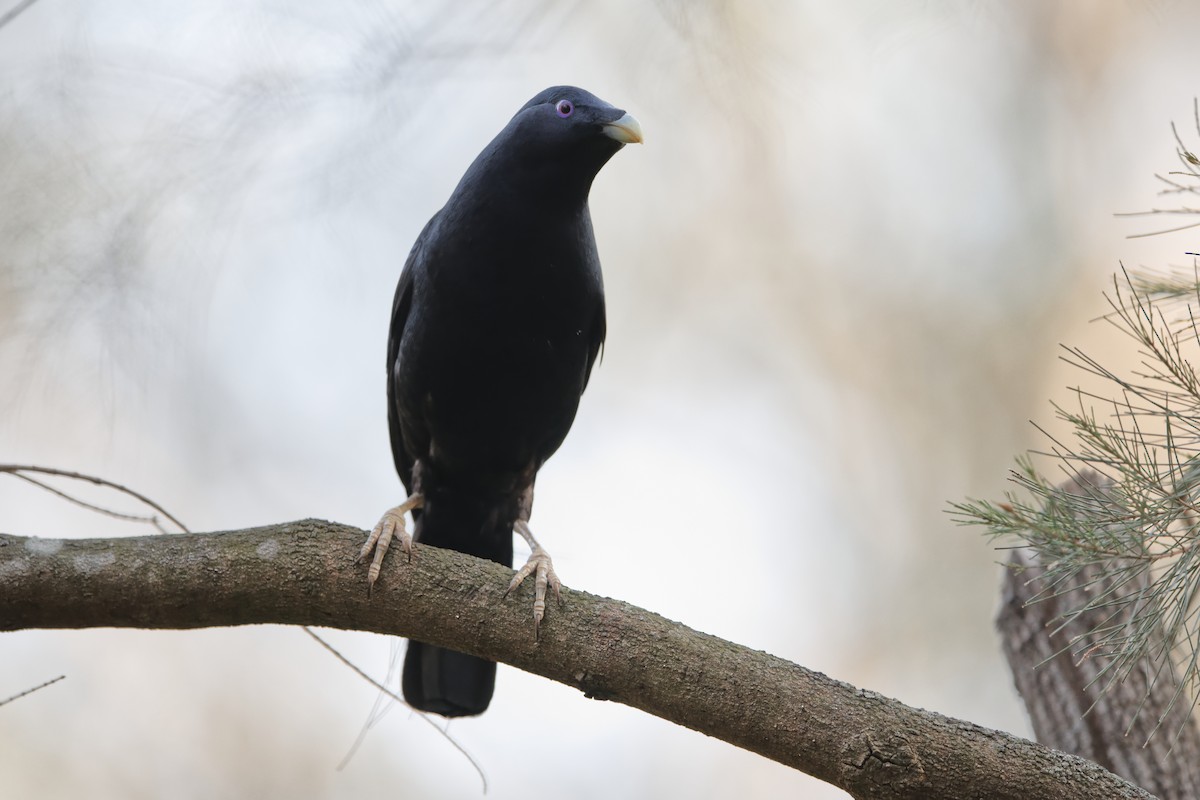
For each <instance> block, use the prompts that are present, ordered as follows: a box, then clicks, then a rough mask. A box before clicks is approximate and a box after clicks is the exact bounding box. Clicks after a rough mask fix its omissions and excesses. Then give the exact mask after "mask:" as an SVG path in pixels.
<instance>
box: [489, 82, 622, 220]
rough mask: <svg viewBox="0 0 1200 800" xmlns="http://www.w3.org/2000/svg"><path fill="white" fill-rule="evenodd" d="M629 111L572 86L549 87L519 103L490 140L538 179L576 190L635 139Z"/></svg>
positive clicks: (587, 187)
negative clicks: (498, 134)
mask: <svg viewBox="0 0 1200 800" xmlns="http://www.w3.org/2000/svg"><path fill="white" fill-rule="evenodd" d="M641 141H642V128H641V125H639V124H638V121H637V120H636V119H634V118H633V115H631V114H627V113H626V112H625V111H623V110H622V109H619V108H616V107H614V106H612V105H611V104H609V103H606V102H604V101H603V100H601V99H600V98H599V97H596V96H595V95H594V94H592V93H590V92H586V91H584V90H583V89H579V88H577V87H575V86H552V87H550V88H549V89H546V90H544V91H542V92H539V93H538V94H537V95H536V96H534V97H533V99H531V100H530V101H529V102H528V103H526V104H525V105H524V106H522V107H521V110H520V111H518V112H517V113H516V115H515V116H514V117H513V118H512V121H511V122H509V123H508V126H507V127H506V128H505V129H504V131H503V132H502V133H501V134H500V136H498V137H497V138H496V142H495V143H494V144H496V143H499V144H501V146H502V147H503V148H505V149H507V150H508V151H509V153H508V155H511V156H513V157H515V158H516V159H517V161H518V162H519V163H520V164H521V166H522V168H523V169H525V170H528V171H529V176H530V177H535V179H536V180H537V181H538V182H539V183H543V182H544V183H545V184H555V183H556V184H559V185H561V186H562V187H563V188H564V189H566V190H568V191H570V190H571V189H572V188H574V189H582V190H583V196H584V198H586V196H587V191H588V189H589V188H590V187H591V183H592V179H593V178H595V177H596V173H598V172H599V171H600V168H601V167H603V166H604V165H605V163H607V162H608V160H609V159H610V158H612V157H613V155H614V154H615V153H616V152H617V151H618V150H620V149H621V148H622V147H623V146H625V145H626V144H631V143H640V142H641Z"/></svg>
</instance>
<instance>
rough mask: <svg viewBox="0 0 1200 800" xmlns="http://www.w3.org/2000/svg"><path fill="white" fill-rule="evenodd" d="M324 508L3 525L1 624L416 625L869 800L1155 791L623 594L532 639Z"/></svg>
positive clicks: (446, 561)
mask: <svg viewBox="0 0 1200 800" xmlns="http://www.w3.org/2000/svg"><path fill="white" fill-rule="evenodd" d="M365 535H366V534H365V532H363V531H360V530H358V529H356V528H350V527H347V526H343V525H337V524H334V523H328V522H322V521H319V520H304V521H301V522H295V523H289V524H283V525H274V526H268V527H263V528H255V529H250V530H244V531H231V532H226V533H209V534H188V535H179V536H150V537H138V538H119V539H85V540H51V539H36V538H23V537H16V536H0V630H19V629H24V628H84V627H137V628H197V627H209V626H223V625H248V624H261V623H280V624H289V625H319V626H327V627H333V628H344V629H351V630H363V631H374V632H377V633H385V634H394V635H397V636H406V637H412V638H416V639H420V640H422V641H426V642H430V643H433V644H437V645H442V646H446V647H453V648H455V649H457V650H462V651H464V652H468V653H473V654H475V655H479V656H484V657H486V658H491V659H495V660H497V661H502V662H504V663H507V664H511V665H513V666H516V667H519V668H520V669H523V670H526V671H528V672H532V673H535V674H538V675H543V676H545V677H548V678H551V679H553V680H556V681H560V682H562V683H565V684H568V685H570V686H574V687H576V688H578V689H579V690H581V691H583V692H584V693H585V694H587V695H588V696H590V697H595V698H597V699H603V700H614V701H617V702H621V703H625V704H627V705H630V706H633V707H635V708H640V709H642V710H644V711H646V712H648V713H651V714H654V715H656V716H659V717H662V718H663V719H667V720H670V721H672V722H675V723H677V724H680V725H684V726H687V727H689V728H693V729H695V730H698V731H701V732H702V733H706V734H708V735H710V736H715V737H718V738H720V739H723V740H725V741H727V742H729V743H731V744H734V745H737V746H738V747H742V748H745V749H747V750H751V751H753V752H756V753H760V754H762V755H764V756H766V757H767V758H771V759H774V760H776V761H779V762H781V763H783V764H786V765H788V766H791V767H794V768H796V769H799V770H802V771H804V772H806V773H808V774H810V775H813V776H815V777H817V778H820V779H821V780H824V781H827V782H829V783H831V784H834V785H836V786H839V787H841V788H843V789H845V790H846V791H847V792H849V793H850V794H851V795H853V796H855V797H859V798H867V797H871V798H928V799H929V800H938V799H939V798H947V799H948V800H949V799H951V798H952V799H953V800H964V799H966V798H996V799H997V800H1004V799H1005V798H1012V800H1039V799H1040V798H1046V800H1051V799H1052V800H1072V798H1080V799H1082V798H1095V797H1105V798H1135V797H1136V798H1147V797H1150V795H1148V794H1146V793H1145V792H1143V791H1142V790H1140V789H1138V788H1136V787H1134V786H1132V785H1130V784H1129V783H1127V782H1125V781H1124V780H1122V779H1120V778H1118V777H1116V776H1114V775H1113V774H1111V773H1109V772H1107V771H1105V770H1104V769H1102V768H1101V767H1099V766H1097V765H1096V764H1095V763H1092V762H1090V761H1087V760H1084V759H1081V758H1078V757H1075V756H1070V755H1066V754H1064V753H1060V752H1057V751H1055V750H1051V749H1050V748H1047V747H1043V746H1041V745H1038V744H1036V743H1033V742H1029V741H1026V740H1024V739H1020V738H1017V737H1015V736H1011V735H1009V734H1006V733H1002V732H999V731H993V730H988V729H986V728H982V727H980V726H978V725H974V724H971V723H969V722H963V721H960V720H955V719H950V718H948V717H944V716H941V715H939V714H934V713H931V712H927V711H922V710H918V709H914V708H911V707H909V706H906V705H904V704H902V703H900V702H898V701H896V700H891V699H889V698H886V697H882V696H880V695H877V694H875V693H873V692H868V691H864V690H860V689H856V688H855V687H853V686H850V685H848V684H845V683H842V682H840V681H835V680H833V679H831V678H828V677H826V676H825V675H822V674H820V673H817V672H813V671H811V670H807V669H804V668H803V667H800V666H797V665H795V664H791V663H789V662H787V661H784V660H782V659H779V658H776V657H774V656H770V655H767V654H766V653H761V652H756V651H753V650H749V649H747V648H745V647H741V646H739V645H735V644H732V643H730V642H726V641H723V640H721V639H717V638H715V637H713V636H708V635H706V634H703V633H698V632H696V631H693V630H691V629H689V628H687V627H685V626H683V625H681V624H679V623H676V622H671V621H670V620H667V619H664V618H663V617H660V616H658V615H656V614H652V613H650V612H648V611H644V610H642V609H640V608H636V607H634V606H631V605H629V604H627V603H622V602H620V601H617V600H610V599H607V598H602V597H595V596H593V595H589V594H586V593H584V592H580V591H569V592H565V593H564V603H563V605H562V606H561V607H552V608H551V609H550V612H549V613H548V615H547V619H546V621H545V623H544V624H543V626H542V638H541V641H540V642H534V641H533V636H532V625H531V619H530V607H531V602H530V593H531V591H532V589H531V588H530V587H528V586H526V587H523V588H522V590H521V591H519V592H517V593H515V596H512V597H509V598H507V599H506V598H504V597H503V593H504V588H505V587H506V586H507V584H508V579H509V577H510V576H511V575H512V572H511V570H508V569H505V568H504V567H501V566H500V565H498V564H493V563H490V562H485V561H481V560H479V559H475V558H472V557H470V556H465V555H463V554H460V553H453V552H449V551H444V550H438V549H436V548H429V547H419V546H418V548H417V550H416V558H415V559H414V560H413V561H412V562H411V563H405V561H404V560H403V558H402V557H401V556H400V554H399V553H396V554H393V556H391V557H389V560H388V562H387V563H386V564H385V569H384V572H383V575H382V576H381V578H380V580H379V583H378V584H376V588H375V593H374V595H373V596H372V597H368V596H367V594H366V590H365V586H366V567H365V565H358V566H356V565H354V563H353V560H354V555H355V554H356V553H357V551H358V547H359V545H360V544H361V543H362V540H363V537H364V536H365Z"/></svg>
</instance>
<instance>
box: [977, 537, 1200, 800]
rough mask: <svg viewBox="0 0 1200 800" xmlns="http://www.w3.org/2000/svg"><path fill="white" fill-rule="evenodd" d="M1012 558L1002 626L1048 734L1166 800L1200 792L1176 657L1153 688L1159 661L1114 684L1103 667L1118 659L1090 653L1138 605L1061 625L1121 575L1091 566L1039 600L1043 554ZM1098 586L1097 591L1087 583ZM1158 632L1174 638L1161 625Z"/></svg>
mask: <svg viewBox="0 0 1200 800" xmlns="http://www.w3.org/2000/svg"><path fill="white" fill-rule="evenodd" d="M1009 563H1010V565H1011V566H1013V567H1014V569H1011V570H1009V572H1008V575H1007V576H1006V578H1005V585H1004V599H1003V603H1002V605H1001V609H1000V614H999V616H998V618H997V620H996V625H997V627H998V628H999V629H1000V634H1001V638H1002V639H1003V642H1004V652H1005V655H1006V656H1007V657H1008V663H1009V666H1010V667H1011V669H1012V673H1013V678H1014V680H1015V681H1016V684H1017V691H1019V692H1020V693H1021V697H1022V698H1023V699H1024V700H1025V708H1026V709H1027V710H1028V711H1029V718H1030V721H1031V722H1032V723H1033V730H1034V733H1035V734H1036V735H1037V739H1038V741H1039V742H1041V743H1042V744H1045V745H1048V746H1050V747H1054V748H1057V749H1059V750H1063V751H1065V752H1068V753H1075V754H1076V755H1079V756H1083V757H1084V758H1087V759H1090V760H1092V761H1095V762H1096V763H1098V764H1100V765H1102V766H1104V767H1105V768H1106V769H1108V770H1111V771H1112V772H1115V773H1116V774H1118V775H1121V776H1123V777H1125V778H1127V779H1129V780H1130V781H1132V782H1133V783H1136V784H1137V785H1138V786H1141V787H1142V788H1143V789H1146V790H1147V791H1149V792H1151V793H1153V794H1155V795H1157V796H1158V797H1160V798H1162V800H1176V799H1177V798H1178V800H1188V799H1189V798H1196V797H1200V730H1198V729H1197V727H1196V725H1195V723H1194V722H1193V721H1192V720H1191V719H1190V718H1189V717H1190V711H1191V705H1192V704H1191V699H1190V697H1189V696H1188V694H1187V692H1186V691H1184V692H1183V694H1182V695H1180V696H1179V697H1178V699H1177V701H1176V702H1174V703H1172V699H1173V698H1174V697H1175V692H1176V690H1177V689H1178V688H1179V677H1178V673H1177V672H1176V671H1175V669H1174V668H1173V665H1171V664H1169V663H1168V664H1165V665H1163V667H1162V669H1161V671H1159V672H1158V675H1157V677H1158V680H1157V682H1156V683H1155V684H1154V688H1153V690H1151V689H1150V684H1151V679H1152V678H1153V677H1154V670H1155V668H1153V667H1152V665H1150V664H1140V665H1138V666H1136V667H1135V668H1134V669H1133V670H1132V671H1131V672H1130V674H1129V676H1128V677H1127V678H1126V679H1125V680H1124V681H1121V682H1119V683H1112V684H1111V685H1109V680H1108V677H1107V676H1104V677H1101V674H1100V673H1101V670H1103V669H1104V666H1105V665H1106V663H1108V660H1107V659H1106V658H1105V657H1104V656H1103V655H1100V654H1098V653H1094V652H1089V650H1090V646H1091V642H1092V641H1093V640H1092V638H1091V637H1090V636H1089V634H1088V631H1089V630H1091V629H1092V628H1094V627H1096V626H1097V625H1100V624H1120V623H1121V622H1122V621H1124V620H1128V617H1129V612H1130V609H1129V607H1128V606H1127V607H1126V608H1125V609H1123V610H1122V611H1120V612H1119V613H1118V614H1117V615H1116V616H1115V617H1113V616H1112V614H1113V612H1112V610H1111V609H1109V610H1105V609H1099V610H1097V611H1095V612H1091V613H1088V614H1083V615H1080V617H1078V618H1077V619H1075V620H1073V621H1072V622H1071V623H1069V624H1068V625H1066V626H1065V627H1063V628H1062V630H1060V631H1057V632H1054V633H1053V634H1052V633H1051V631H1052V630H1053V626H1056V625H1057V624H1058V623H1059V621H1060V618H1061V616H1062V615H1063V613H1064V612H1066V611H1067V610H1069V609H1071V608H1078V607H1080V606H1082V605H1084V604H1085V603H1086V602H1087V598H1088V592H1089V591H1090V592H1092V593H1094V592H1097V591H1100V592H1102V591H1105V590H1107V589H1108V588H1109V586H1110V585H1111V581H1106V580H1103V579H1100V578H1099V577H1098V575H1097V573H1096V571H1095V570H1085V571H1084V572H1082V573H1081V574H1080V575H1079V577H1078V578H1077V579H1076V580H1075V581H1074V582H1073V583H1074V585H1075V587H1076V588H1073V589H1070V590H1069V591H1067V592H1066V593H1065V594H1063V595H1062V596H1058V597H1051V598H1046V599H1044V600H1040V601H1038V602H1033V600H1034V596H1035V595H1036V593H1037V592H1038V590H1039V589H1040V588H1041V587H1042V585H1043V584H1042V581H1041V576H1042V573H1043V570H1042V568H1041V567H1040V566H1039V565H1038V562H1037V556H1036V555H1035V554H1034V553H1033V552H1031V551H1029V550H1016V551H1014V552H1013V555H1012V557H1011V559H1010V560H1009ZM1089 584H1090V589H1088V590H1085V589H1083V588H1078V587H1083V586H1087V585H1089ZM1157 638H1158V639H1159V641H1163V640H1164V639H1165V636H1164V635H1163V633H1162V632H1161V630H1160V631H1158V632H1157ZM1068 646H1069V649H1067V648H1068ZM1081 654H1087V655H1081ZM1155 727H1157V728H1158V730H1157V731H1155ZM1152 734H1153V735H1152ZM1176 734H1178V737H1177V736H1176Z"/></svg>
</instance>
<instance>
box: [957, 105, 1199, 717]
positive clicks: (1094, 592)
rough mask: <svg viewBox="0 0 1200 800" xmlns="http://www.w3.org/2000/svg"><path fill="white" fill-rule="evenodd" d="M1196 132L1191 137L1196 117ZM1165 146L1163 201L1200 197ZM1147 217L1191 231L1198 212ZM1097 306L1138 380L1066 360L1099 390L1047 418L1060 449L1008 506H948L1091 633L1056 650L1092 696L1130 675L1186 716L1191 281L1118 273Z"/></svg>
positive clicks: (1190, 633)
mask: <svg viewBox="0 0 1200 800" xmlns="http://www.w3.org/2000/svg"><path fill="white" fill-rule="evenodd" d="M1195 123H1196V130H1197V133H1198V134H1200V103H1197V104H1196V106H1195ZM1172 130H1173V131H1174V126H1172ZM1174 132H1175V141H1176V144H1177V151H1176V155H1177V156H1178V159H1179V162H1180V164H1181V165H1182V171H1176V172H1171V173H1168V174H1167V175H1165V176H1163V175H1159V176H1157V177H1158V178H1159V180H1160V181H1162V182H1163V183H1164V184H1166V188H1165V189H1164V190H1163V194H1165V195H1181V194H1197V195H1200V158H1197V157H1196V156H1195V155H1193V154H1192V153H1191V152H1190V151H1189V150H1188V149H1187V148H1186V147H1185V146H1184V144H1183V141H1182V139H1181V138H1180V137H1179V134H1178V131H1174ZM1145 213H1147V214H1151V215H1164V214H1174V215H1184V216H1187V217H1189V218H1191V217H1194V216H1200V209H1197V208H1192V207H1188V206H1183V207H1180V208H1173V209H1153V210H1151V211H1149V212H1145ZM1196 226H1200V222H1194V221H1190V222H1189V223H1188V224H1184V225H1180V226H1175V227H1172V228H1170V229H1169V230H1170V231H1175V230H1184V229H1188V228H1192V227H1196ZM1159 232H1160V233H1166V232H1169V231H1167V230H1160V231H1159ZM1190 255H1193V256H1195V255H1196V254H1194V253H1193V254H1190ZM1105 299H1107V300H1108V303H1109V305H1110V307H1111V312H1110V313H1109V314H1107V315H1105V316H1104V317H1103V318H1102V319H1103V320H1105V321H1106V322H1108V323H1110V324H1112V325H1114V326H1115V327H1116V328H1117V330H1119V331H1121V332H1122V333H1124V334H1126V335H1127V336H1129V337H1130V338H1131V339H1132V340H1133V341H1134V343H1135V345H1136V348H1137V352H1138V356H1139V359H1138V362H1137V364H1136V366H1135V367H1133V368H1132V369H1131V370H1129V371H1128V372H1127V374H1125V373H1119V372H1117V371H1114V370H1111V369H1109V368H1107V367H1105V366H1104V365H1103V364H1101V363H1100V362H1098V361H1096V360H1095V359H1093V358H1091V357H1090V356H1088V355H1087V354H1086V353H1084V352H1083V351H1082V350H1079V349H1078V348H1070V347H1068V348H1065V350H1066V353H1065V355H1064V356H1063V360H1064V361H1066V362H1067V363H1069V364H1071V365H1072V366H1074V367H1076V368H1078V369H1080V370H1082V371H1083V372H1084V373H1087V374H1088V375H1089V376H1091V377H1089V378H1088V379H1087V380H1088V382H1089V385H1090V384H1099V385H1101V386H1103V387H1104V389H1103V391H1090V390H1084V389H1083V388H1076V389H1075V402H1074V403H1073V404H1072V407H1071V408H1068V407H1065V406H1060V405H1055V411H1056V413H1057V416H1058V418H1059V419H1060V420H1062V421H1063V422H1065V423H1066V424H1067V425H1068V426H1069V427H1070V429H1071V431H1072V435H1071V437H1070V440H1069V441H1065V442H1064V441H1061V440H1058V439H1055V438H1054V437H1053V436H1051V435H1050V434H1049V433H1046V438H1047V439H1048V440H1049V443H1050V446H1049V448H1048V449H1047V450H1045V451H1042V452H1033V453H1030V454H1028V455H1026V456H1024V457H1022V458H1019V459H1018V460H1017V469H1015V470H1014V471H1013V473H1012V477H1011V480H1012V483H1013V484H1014V490H1013V491H1010V492H1008V493H1007V494H1006V501H1005V502H1002V503H994V502H988V501H980V500H970V501H967V502H963V503H957V504H954V506H953V513H954V514H955V515H956V516H957V517H958V518H959V520H960V521H961V522H963V523H964V524H972V525H981V526H983V527H984V528H985V532H986V534H987V535H988V536H991V537H993V538H998V539H1004V540H1005V541H1012V540H1015V541H1016V545H1015V546H1024V547H1028V548H1031V549H1032V550H1033V551H1034V552H1035V553H1036V554H1037V560H1038V562H1039V564H1040V566H1041V567H1042V568H1043V569H1044V570H1045V571H1044V573H1043V574H1042V577H1041V578H1040V579H1039V582H1038V583H1037V584H1036V588H1037V590H1038V593H1037V595H1036V598H1035V599H1036V600H1044V599H1047V598H1050V597H1053V598H1056V599H1058V601H1059V603H1060V608H1062V609H1063V612H1062V615H1061V617H1060V620H1059V621H1060V623H1061V625H1060V628H1059V630H1061V626H1066V625H1067V624H1069V623H1072V622H1079V623H1081V624H1082V625H1084V626H1085V627H1086V628H1087V629H1088V630H1089V632H1088V633H1087V634H1084V635H1081V636H1078V637H1076V638H1074V639H1073V640H1071V641H1070V642H1069V643H1068V645H1067V648H1069V649H1070V650H1071V651H1072V653H1073V655H1074V656H1076V657H1077V658H1080V659H1083V658H1101V659H1103V662H1102V663H1103V667H1102V670H1101V672H1100V675H1099V677H1098V678H1097V680H1099V681H1102V682H1103V686H1102V687H1101V688H1103V689H1107V688H1109V687H1110V686H1112V685H1113V683H1114V682H1117V681H1120V680H1122V679H1123V678H1124V677H1126V676H1127V675H1128V674H1129V673H1130V671H1131V670H1133V669H1134V668H1135V667H1141V668H1143V669H1146V670H1148V673H1149V675H1150V676H1151V677H1150V680H1149V683H1148V689H1147V692H1152V691H1154V690H1155V687H1156V685H1158V684H1160V683H1161V682H1162V681H1166V683H1165V684H1163V685H1162V689H1163V690H1164V691H1168V692H1171V699H1170V703H1169V705H1174V704H1175V703H1176V702H1185V703H1187V704H1189V706H1192V707H1194V705H1195V702H1196V698H1197V696H1198V695H1200V603H1197V595H1198V593H1200V591H1198V590H1200V373H1197V370H1196V369H1195V368H1194V367H1193V362H1194V361H1195V360H1196V355H1197V354H1198V353H1200V323H1198V321H1197V317H1198V316H1200V310H1198V309H1200V268H1194V269H1193V271H1192V272H1191V274H1188V273H1186V272H1172V273H1158V272H1152V271H1148V270H1140V271H1133V272H1130V271H1127V270H1126V269H1125V268H1124V267H1122V269H1121V273H1120V274H1119V275H1117V276H1116V277H1115V278H1114V280H1113V290H1112V292H1111V293H1110V294H1107V295H1105ZM1043 432H1044V433H1045V431H1043ZM1047 470H1048V471H1050V472H1051V473H1052V474H1047ZM1080 589H1082V590H1083V591H1077V590H1080ZM1050 633H1054V631H1050Z"/></svg>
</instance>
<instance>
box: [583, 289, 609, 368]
mask: <svg viewBox="0 0 1200 800" xmlns="http://www.w3.org/2000/svg"><path fill="white" fill-rule="evenodd" d="M607 330H608V325H607V322H606V321H605V318H604V295H601V296H600V306H599V308H597V309H596V317H595V319H593V320H592V329H591V330H590V331H588V360H587V369H585V370H584V371H583V388H584V389H586V388H587V385H588V379H589V378H591V377H592V367H593V366H595V364H596V361H597V360H601V359H603V358H604V335H605V333H606V332H607Z"/></svg>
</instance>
